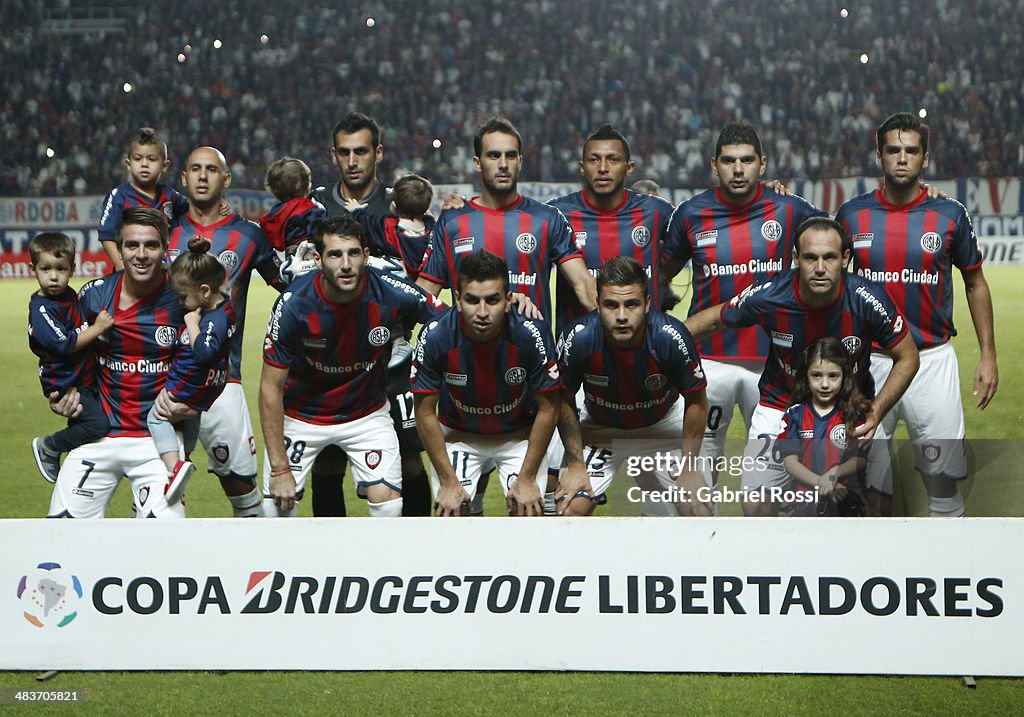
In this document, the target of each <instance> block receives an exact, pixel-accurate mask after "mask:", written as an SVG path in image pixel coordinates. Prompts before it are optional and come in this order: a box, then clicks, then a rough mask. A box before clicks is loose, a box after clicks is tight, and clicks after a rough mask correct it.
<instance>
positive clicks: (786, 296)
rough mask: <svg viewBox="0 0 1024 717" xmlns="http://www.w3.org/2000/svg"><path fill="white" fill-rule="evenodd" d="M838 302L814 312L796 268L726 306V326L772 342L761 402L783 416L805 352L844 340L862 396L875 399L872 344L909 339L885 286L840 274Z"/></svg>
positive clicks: (762, 377)
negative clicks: (825, 340) (760, 333)
mask: <svg viewBox="0 0 1024 717" xmlns="http://www.w3.org/2000/svg"><path fill="white" fill-rule="evenodd" d="M842 279H843V282H842V285H841V289H840V293H839V297H838V298H837V299H836V300H835V302H833V303H832V304H831V305H830V306H827V307H824V308H821V309H813V308H811V307H809V306H807V304H805V303H804V302H803V301H802V300H801V299H800V286H799V276H798V272H797V270H796V269H790V270H788V271H784V272H782V273H781V274H776V275H775V276H774V277H772V278H771V279H769V280H768V281H766V282H764V283H762V284H755V285H754V286H751V287H750V288H748V289H746V290H745V291H744V292H743V293H742V294H740V295H738V296H735V297H733V298H732V299H731V300H730V301H729V302H728V303H727V304H725V305H724V306H723V307H722V321H724V322H725V325H726V326H731V327H737V326H760V327H761V328H762V329H763V330H764V332H765V333H766V334H767V335H768V337H769V338H770V340H771V344H770V346H769V349H768V359H767V360H766V361H765V364H764V371H763V372H762V373H761V380H760V382H759V383H758V388H759V389H760V391H761V403H762V404H763V405H765V406H768V407H769V408H776V409H778V410H780V411H785V410H786V408H787V407H788V406H789V398H790V393H791V391H792V389H793V377H794V376H795V375H796V371H797V368H798V366H799V365H800V355H801V353H802V352H803V350H804V347H806V346H809V345H810V344H811V343H812V342H814V341H815V340H817V339H820V338H821V337H823V336H835V337H837V338H840V339H842V342H843V346H845V347H846V350H847V351H849V352H850V355H851V356H852V357H853V360H854V372H855V374H856V376H857V379H858V381H859V382H860V386H861V392H862V393H863V394H864V395H865V396H867V397H868V398H872V397H874V395H875V389H874V382H873V381H872V379H871V373H870V372H869V371H868V364H869V362H870V360H871V344H872V343H876V344H878V345H880V346H881V347H883V348H886V349H889V348H892V347H893V346H895V345H896V344H898V343H899V342H900V340H901V339H902V338H903V337H904V336H906V334H907V326H906V322H905V321H904V320H903V315H902V314H900V312H899V310H898V309H897V308H896V305H895V304H894V303H893V301H892V299H890V298H889V296H888V294H886V293H885V287H883V286H882V285H881V284H876V283H875V282H873V281H868V280H867V279H863V278H861V277H859V276H856V275H854V274H847V273H843V274H842Z"/></svg>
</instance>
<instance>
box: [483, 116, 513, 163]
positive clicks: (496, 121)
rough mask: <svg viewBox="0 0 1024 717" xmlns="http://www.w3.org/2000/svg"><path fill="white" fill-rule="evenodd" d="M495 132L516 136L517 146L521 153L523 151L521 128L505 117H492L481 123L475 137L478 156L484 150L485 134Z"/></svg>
mask: <svg viewBox="0 0 1024 717" xmlns="http://www.w3.org/2000/svg"><path fill="white" fill-rule="evenodd" d="M493 132H501V133H502V134H510V135H512V136H513V137H515V138H516V148H517V149H518V150H519V153H520V154H522V153H523V136H522V135H521V134H519V130H517V129H516V128H515V125H513V124H512V123H511V122H509V121H508V120H507V119H505V118H504V117H497V116H495V117H491V118H490V119H489V120H487V121H486V122H484V123H483V124H482V125H480V129H478V130H477V131H476V135H474V137H473V154H474V155H475V156H477V157H479V156H480V153H481V152H482V151H483V147H484V135H485V134H491V133H493Z"/></svg>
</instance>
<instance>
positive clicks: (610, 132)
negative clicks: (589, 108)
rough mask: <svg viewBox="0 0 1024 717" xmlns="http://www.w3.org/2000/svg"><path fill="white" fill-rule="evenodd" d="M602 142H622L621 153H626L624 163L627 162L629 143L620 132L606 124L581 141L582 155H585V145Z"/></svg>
mask: <svg viewBox="0 0 1024 717" xmlns="http://www.w3.org/2000/svg"><path fill="white" fill-rule="evenodd" d="M604 140H609V141H615V140H618V141H619V142H622V151H623V152H625V153H626V161H629V141H628V140H627V139H626V136H625V135H624V134H622V132H620V131H619V130H617V129H615V128H614V127H612V126H611V125H610V124H608V123H607V122H605V123H604V124H603V125H601V126H600V127H598V128H597V129H595V130H594V131H593V132H591V133H590V136H589V137H587V138H586V139H585V140H583V154H584V155H586V153H587V144H589V143H590V142H600V141H604Z"/></svg>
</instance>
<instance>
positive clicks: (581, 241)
mask: <svg viewBox="0 0 1024 717" xmlns="http://www.w3.org/2000/svg"><path fill="white" fill-rule="evenodd" d="M573 237H574V238H575V239H576V246H577V247H579V248H580V249H582V248H583V247H585V246H586V245H587V233H586V232H573Z"/></svg>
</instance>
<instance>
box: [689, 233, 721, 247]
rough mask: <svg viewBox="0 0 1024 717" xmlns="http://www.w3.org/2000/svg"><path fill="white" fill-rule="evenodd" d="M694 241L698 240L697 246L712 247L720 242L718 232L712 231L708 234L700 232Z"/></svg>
mask: <svg viewBox="0 0 1024 717" xmlns="http://www.w3.org/2000/svg"><path fill="white" fill-rule="evenodd" d="M694 239H696V240H697V246H711V245H712V244H714V243H715V242H716V241H717V240H718V230H717V229H712V230H711V231H708V232H700V233H699V234H697V236H695V237H694Z"/></svg>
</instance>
